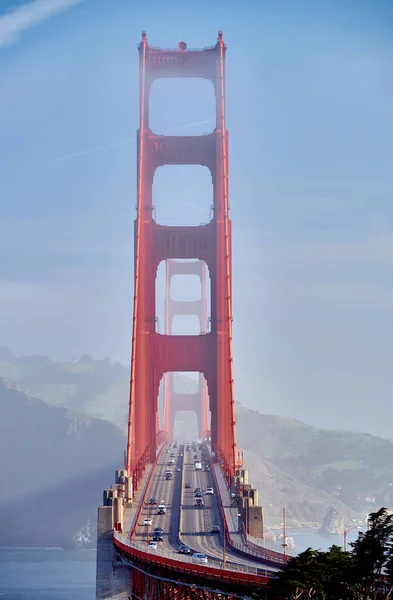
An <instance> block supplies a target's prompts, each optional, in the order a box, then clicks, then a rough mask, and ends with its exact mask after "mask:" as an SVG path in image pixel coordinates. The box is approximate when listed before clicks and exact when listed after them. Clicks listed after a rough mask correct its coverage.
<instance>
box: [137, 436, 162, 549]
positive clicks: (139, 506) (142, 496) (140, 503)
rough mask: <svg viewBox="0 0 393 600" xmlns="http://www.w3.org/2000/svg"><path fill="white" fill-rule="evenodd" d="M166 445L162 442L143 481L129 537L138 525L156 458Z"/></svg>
mask: <svg viewBox="0 0 393 600" xmlns="http://www.w3.org/2000/svg"><path fill="white" fill-rule="evenodd" d="M166 445H167V444H164V445H163V446H162V447H161V449H160V451H159V452H158V455H157V458H156V462H155V463H154V465H152V468H151V470H150V473H149V477H148V478H147V481H146V483H145V487H144V488H143V492H142V494H141V497H140V499H139V504H138V509H137V511H136V513H135V518H134V521H133V523H132V526H131V529H130V539H131V538H132V536H133V535H134V533H135V529H136V527H137V525H138V521H139V517H140V516H141V512H142V508H143V506H144V500H145V496H146V492H147V490H148V489H149V486H150V483H151V478H152V476H153V472H154V468H155V466H156V464H157V461H158V459H159V458H161V455H162V453H163V451H164V448H165V446H166Z"/></svg>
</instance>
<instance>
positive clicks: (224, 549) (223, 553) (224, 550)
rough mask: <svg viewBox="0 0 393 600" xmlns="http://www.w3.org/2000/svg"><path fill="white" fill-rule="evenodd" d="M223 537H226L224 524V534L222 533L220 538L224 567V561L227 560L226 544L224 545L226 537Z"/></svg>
mask: <svg viewBox="0 0 393 600" xmlns="http://www.w3.org/2000/svg"><path fill="white" fill-rule="evenodd" d="M225 537H226V528H225V525H224V535H223V540H222V541H223V547H222V560H223V563H224V569H225V565H226V562H227V555H226V545H225V543H226V539H225Z"/></svg>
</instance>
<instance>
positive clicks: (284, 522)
mask: <svg viewBox="0 0 393 600" xmlns="http://www.w3.org/2000/svg"><path fill="white" fill-rule="evenodd" d="M282 528H283V529H282V547H283V549H284V560H285V559H286V557H287V511H286V510H285V508H283V509H282Z"/></svg>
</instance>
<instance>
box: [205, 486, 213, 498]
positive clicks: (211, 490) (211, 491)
mask: <svg viewBox="0 0 393 600" xmlns="http://www.w3.org/2000/svg"><path fill="white" fill-rule="evenodd" d="M205 494H206V495H207V496H209V495H210V496H212V495H213V494H214V491H213V488H212V487H207V488H206V492H205Z"/></svg>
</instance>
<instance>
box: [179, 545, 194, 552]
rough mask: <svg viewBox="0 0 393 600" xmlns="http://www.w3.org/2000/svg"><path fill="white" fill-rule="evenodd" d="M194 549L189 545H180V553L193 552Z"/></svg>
mask: <svg viewBox="0 0 393 600" xmlns="http://www.w3.org/2000/svg"><path fill="white" fill-rule="evenodd" d="M191 552H192V550H191V548H189V547H188V546H179V553H180V554H191Z"/></svg>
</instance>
